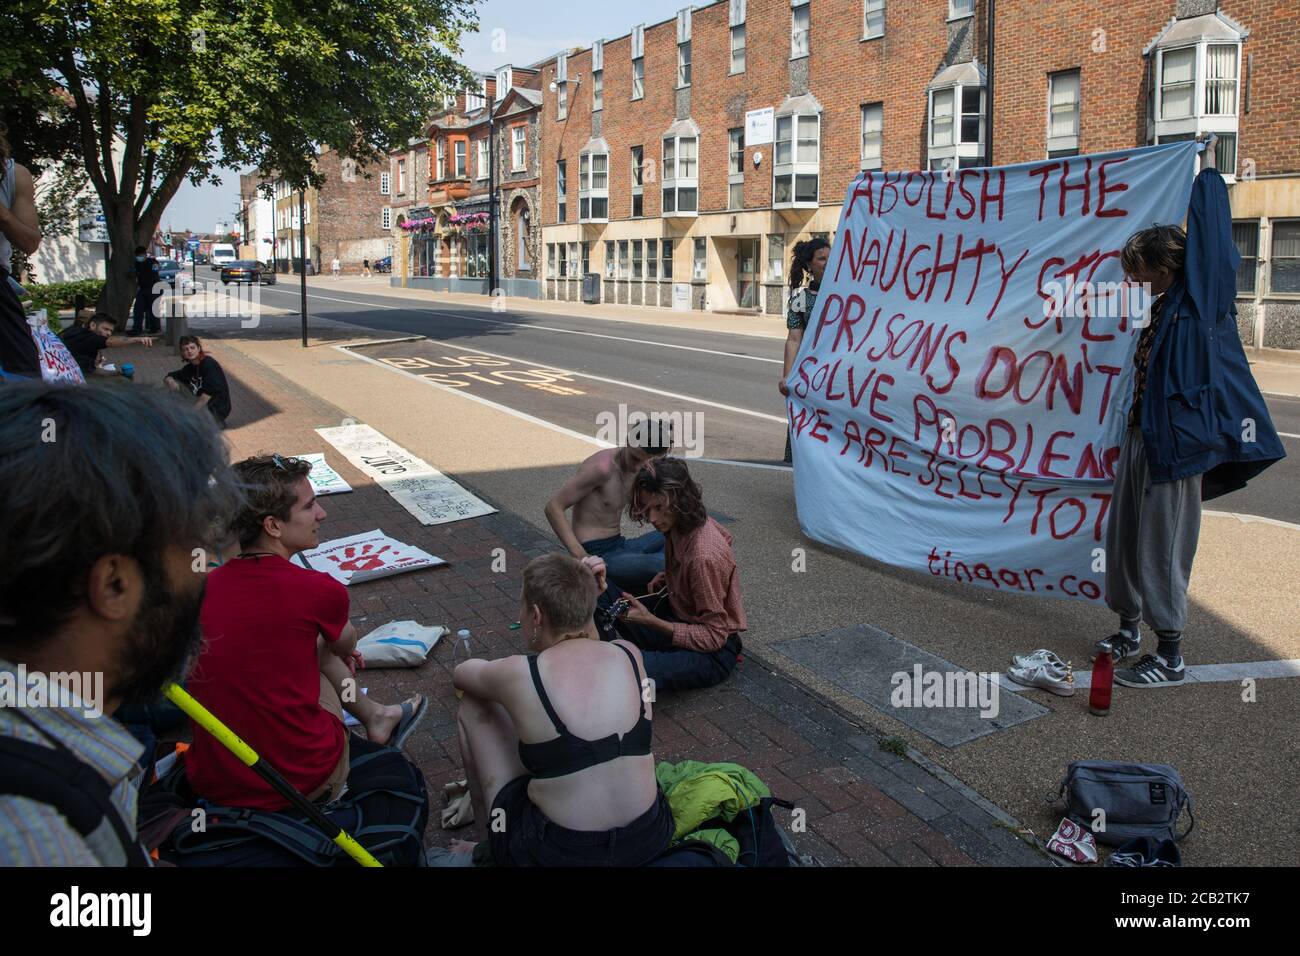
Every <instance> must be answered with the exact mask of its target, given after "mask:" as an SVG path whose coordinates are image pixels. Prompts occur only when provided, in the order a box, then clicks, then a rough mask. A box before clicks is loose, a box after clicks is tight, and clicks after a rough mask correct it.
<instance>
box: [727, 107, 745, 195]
mask: <svg viewBox="0 0 1300 956" xmlns="http://www.w3.org/2000/svg"><path fill="white" fill-rule="evenodd" d="M736 186H739V187H740V202H739V203H736V202H735V201H734V199H733V198H732V193H733V191H734V187H736ZM744 208H745V127H743V126H739V127H736V128H735V129H729V130H727V209H728V210H736V209H744Z"/></svg>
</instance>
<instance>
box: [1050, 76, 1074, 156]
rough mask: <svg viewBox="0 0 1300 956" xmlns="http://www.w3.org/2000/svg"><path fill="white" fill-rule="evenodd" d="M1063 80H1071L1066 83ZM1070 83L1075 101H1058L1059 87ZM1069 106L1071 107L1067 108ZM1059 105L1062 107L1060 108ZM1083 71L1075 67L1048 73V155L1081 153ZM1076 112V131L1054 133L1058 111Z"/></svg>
mask: <svg viewBox="0 0 1300 956" xmlns="http://www.w3.org/2000/svg"><path fill="white" fill-rule="evenodd" d="M1062 81H1069V82H1068V83H1064V84H1063V82H1062ZM1070 83H1072V84H1073V86H1074V99H1073V101H1065V100H1063V101H1062V102H1061V103H1057V102H1056V93H1057V89H1058V87H1060V86H1062V85H1066V86H1068V85H1069V84H1070ZM1066 106H1069V107H1070V108H1065V107H1066ZM1058 107H1062V108H1061V109H1058ZM1082 108H1083V71H1082V70H1080V69H1078V68H1075V69H1073V70H1060V71H1058V72H1055V73H1049V74H1047V139H1046V143H1047V155H1048V157H1049V158H1050V157H1055V156H1077V155H1078V154H1079V130H1080V123H1081V121H1082V112H1083V109H1082ZM1067 112H1073V113H1074V133H1073V134H1072V135H1071V134H1061V135H1059V136H1053V135H1052V128H1053V119H1054V117H1055V115H1056V114H1057V113H1067Z"/></svg>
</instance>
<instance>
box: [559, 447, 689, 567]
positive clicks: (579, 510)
mask: <svg viewBox="0 0 1300 956" xmlns="http://www.w3.org/2000/svg"><path fill="white" fill-rule="evenodd" d="M660 427H661V428H662V430H661V431H660V433H659V434H658V435H656V436H653V438H654V439H655V440H654V442H653V443H649V442H642V443H633V441H632V439H633V438H634V437H637V436H634V435H632V434H629V436H628V443H627V444H625V445H624V446H623V447H622V448H605V449H602V450H601V451H598V452H596V453H595V454H594V455H592V456H591V457H589V458H588V459H587V460H586V461H584V462H583V463H582V464H581V465H579V466H578V471H577V474H575V475H574V476H573V477H572V478H570V479H569V480H568V481H567V482H565V484H564V487H563V488H561V489H560V490H559V491H558V492H556V493H555V497H553V498H552V499H551V500H550V501H548V502H547V503H546V520H547V521H549V522H550V523H551V529H552V530H553V531H554V532H555V534H556V537H558V538H559V539H560V543H561V544H563V545H564V546H565V547H566V548H568V549H569V554H571V555H573V556H574V557H575V558H585V557H586V556H587V555H589V554H594V555H596V556H598V557H601V558H603V559H604V561H605V567H606V568H607V569H608V571H609V577H610V580H612V581H614V582H616V583H617V584H618V585H619V586H620V587H623V588H626V589H628V590H632V591H637V592H640V591H642V590H643V589H644V588H645V586H646V584H647V583H648V582H649V580H650V579H651V578H652V577H654V576H655V575H656V574H658V573H659V572H660V571H662V570H663V569H664V555H663V551H664V536H663V535H662V534H660V533H659V532H658V531H651V532H649V533H647V534H643V535H641V536H640V537H637V538H633V539H632V540H630V541H629V540H628V539H627V538H625V537H623V534H622V531H621V528H622V516H623V510H624V509H625V508H626V507H627V502H628V491H629V489H631V487H632V479H633V478H634V477H635V476H636V473H637V471H638V470H639V469H640V468H641V466H642V465H643V464H645V463H646V462H647V461H650V460H652V459H654V458H661V457H663V456H664V455H666V454H667V453H668V451H669V449H670V448H671V447H672V442H673V439H672V433H671V431H670V430H669V428H668V426H667V425H662V426H660ZM569 508H572V509H573V520H572V523H570V521H569V519H568V518H566V517H565V512H566V511H567V510H568V509H569Z"/></svg>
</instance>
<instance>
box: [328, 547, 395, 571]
mask: <svg viewBox="0 0 1300 956" xmlns="http://www.w3.org/2000/svg"><path fill="white" fill-rule="evenodd" d="M374 547H375V546H374V545H373V544H363V545H362V546H361V548H360V550H358V549H357V548H356V547H353V546H351V545H349V546H348V547H346V548H344V549H343V557H341V558H340V557H339V556H338V555H336V554H331V555H329V559H330V560H331V561H334V562H337V564H338V566H339V568H340V569H341V570H343V571H373V570H375V568H381V567H383V566H384V559H383V558H382V557H380V555H382V554H383V553H384V552H385V551H388V550H390V545H387V544H386V545H384V546H383V547H382V548H380V549H379V550H378V551H375V550H374ZM345 559H346V560H345Z"/></svg>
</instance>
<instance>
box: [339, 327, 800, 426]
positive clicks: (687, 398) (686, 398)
mask: <svg viewBox="0 0 1300 956" xmlns="http://www.w3.org/2000/svg"><path fill="white" fill-rule="evenodd" d="M429 341H430V342H437V340H436V339H430V340H429ZM437 344H439V345H443V344H446V343H442V342H438V343H437ZM349 347H350V346H349ZM457 351H459V352H462V353H477V354H479V355H486V356H488V357H489V358H499V359H506V360H507V361H509V362H517V363H519V364H520V365H532V366H534V367H536V368H539V369H544V370H546V371H551V372H563V373H564V374H565V375H573V376H575V377H577V378H589V379H591V380H592V381H594V382H604V383H605V384H607V385H620V386H622V387H623V388H636V389H640V390H641V391H643V392H650V393H652V394H654V395H662V396H664V397H665V398H675V399H677V400H678V401H683V402H690V403H691V404H692V405H708V406H709V407H710V408H721V409H722V410H723V411H727V412H736V413H737V414H739V415H749V416H750V417H752V418H761V419H763V420H765V421H769V422H780V423H781V424H782V425H784V424H786V419H785V418H784V417H783V416H781V415H769V414H767V413H766V412H756V411H753V410H751V409H748V408H741V407H739V406H738V405H724V404H723V403H722V402H713V401H710V400H709V399H707V398H695V397H693V396H691V395H682V394H680V393H678V392H666V391H664V390H663V389H662V388H652V387H650V386H649V385H637V384H636V383H635V382H625V381H623V380H622V379H617V378H605V377H604V376H603V375H591V374H590V373H588V372H575V371H574V370H573V369H568V368H564V367H562V366H559V365H551V364H549V363H547V362H534V361H533V360H532V359H521V358H516V357H515V356H513V355H502V354H501V353H500V352H489V351H487V350H486V349H480V348H476V347H475V346H472V345H471V346H467V347H466V348H464V349H460V350H457ZM416 357H417V358H418V356H416ZM385 364H387V363H385ZM446 374H448V375H455V374H456V371H455V369H452V370H450V371H448V372H447V373H446Z"/></svg>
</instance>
